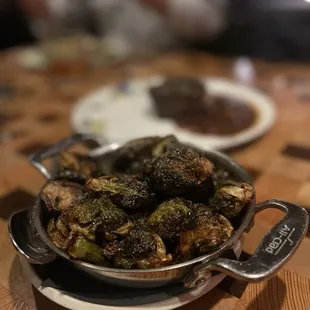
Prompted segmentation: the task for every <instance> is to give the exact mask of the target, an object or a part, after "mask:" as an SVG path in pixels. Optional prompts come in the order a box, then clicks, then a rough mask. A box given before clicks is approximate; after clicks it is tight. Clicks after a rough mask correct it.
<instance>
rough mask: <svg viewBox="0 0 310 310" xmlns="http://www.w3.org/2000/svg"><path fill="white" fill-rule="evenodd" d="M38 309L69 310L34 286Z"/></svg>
mask: <svg viewBox="0 0 310 310" xmlns="http://www.w3.org/2000/svg"><path fill="white" fill-rule="evenodd" d="M32 291H33V295H34V299H35V303H36V307H37V310H67V308H64V307H62V306H59V305H57V304H55V303H54V302H53V301H51V300H49V299H48V298H47V297H45V296H44V295H43V294H41V293H40V292H39V291H38V290H37V289H36V288H35V287H32Z"/></svg>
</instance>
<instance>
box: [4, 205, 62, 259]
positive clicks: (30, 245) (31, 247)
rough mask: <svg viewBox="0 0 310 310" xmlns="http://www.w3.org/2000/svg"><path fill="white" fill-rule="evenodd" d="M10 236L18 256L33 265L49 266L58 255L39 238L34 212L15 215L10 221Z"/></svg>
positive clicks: (30, 210)
mask: <svg viewBox="0 0 310 310" xmlns="http://www.w3.org/2000/svg"><path fill="white" fill-rule="evenodd" d="M8 229H9V236H10V238H11V241H12V244H13V246H14V248H15V249H16V251H17V252H18V254H19V255H20V256H22V257H24V258H26V259H27V261H28V262H29V263H32V264H47V263H50V262H52V261H54V260H55V259H56V253H55V252H54V251H53V250H52V249H50V248H49V247H48V246H47V245H46V243H45V242H44V241H43V240H42V239H41V237H40V236H39V234H38V232H37V229H36V227H35V225H34V221H33V210H32V209H28V210H23V211H19V212H17V213H14V214H13V215H12V216H11V217H10V219H9V225H8Z"/></svg>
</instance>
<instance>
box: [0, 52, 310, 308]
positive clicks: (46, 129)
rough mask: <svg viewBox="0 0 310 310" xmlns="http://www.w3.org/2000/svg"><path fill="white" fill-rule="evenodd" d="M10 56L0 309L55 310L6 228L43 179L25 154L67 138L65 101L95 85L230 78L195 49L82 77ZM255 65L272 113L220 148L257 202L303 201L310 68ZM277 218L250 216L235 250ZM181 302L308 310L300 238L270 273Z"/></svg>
mask: <svg viewBox="0 0 310 310" xmlns="http://www.w3.org/2000/svg"><path fill="white" fill-rule="evenodd" d="M16 55H17V54H16V52H15V51H9V52H7V53H2V54H1V55H0V85H1V86H0V87H1V91H0V130H1V140H0V167H1V168H0V249H1V255H0V309H2V310H5V309H21V310H25V309H36V308H37V309H55V310H56V309H62V308H61V307H59V306H57V305H56V304H54V303H52V302H51V301H49V300H47V299H46V298H45V297H44V296H43V295H41V294H40V293H38V292H36V290H35V289H32V287H31V285H30V284H29V282H28V280H27V279H26V278H25V276H24V275H23V273H22V269H21V266H20V262H19V259H18V257H17V255H16V252H15V251H14V249H13V247H12V245H11V242H10V240H9V237H8V233H7V221H8V218H9V216H10V214H11V213H12V212H14V211H17V210H19V209H22V208H24V207H26V206H30V205H31V204H32V202H33V198H34V195H36V194H37V193H38V191H39V189H40V187H41V186H42V184H43V182H44V179H43V177H42V176H41V175H40V174H39V173H38V172H37V171H35V170H34V169H33V168H31V167H30V165H29V164H28V162H27V156H28V155H29V154H30V153H32V152H33V151H34V150H36V149H38V148H40V147H42V146H46V145H48V144H51V143H54V142H55V141H57V140H58V139H60V138H64V137H66V136H68V135H70V134H71V133H72V132H71V129H70V124H69V121H68V120H69V115H70V110H71V108H72V107H73V106H74V102H76V100H77V99H78V98H80V97H81V96H83V95H85V94H87V93H88V92H90V91H92V90H94V89H96V88H97V87H101V86H102V85H104V84H106V83H113V82H116V81H118V80H120V79H123V78H130V77H143V76H148V75H152V74H167V75H169V74H177V75H187V74H190V75H197V76H199V75H216V76H222V77H226V78H232V65H233V61H232V60H227V59H217V58H214V57H211V56H208V55H203V54H197V53H179V54H170V55H168V54H167V55H161V56H158V57H155V58H152V59H149V60H145V61H140V62H130V63H128V64H122V65H114V66H111V67H108V68H93V69H91V70H87V71H86V72H84V73H83V76H81V75H74V76H66V77H64V76H63V77H59V76H58V77H57V76H55V74H52V73H51V72H39V73H38V72H31V71H28V70H26V69H23V68H22V67H20V66H19V65H18V64H17V61H16ZM255 68H256V72H257V78H256V80H255V83H256V86H257V87H258V88H260V89H261V90H262V91H263V92H266V93H267V94H269V95H270V96H272V97H273V98H274V100H275V102H276V106H277V108H278V119H277V122H276V124H275V126H274V127H273V128H272V130H271V131H270V132H269V133H268V134H266V135H265V136H264V137H263V138H261V139H259V140H258V141H255V142H253V143H252V144H250V145H248V146H245V147H243V148H240V149H238V150H233V151H230V154H231V155H232V157H233V158H234V159H235V160H237V161H238V162H239V163H240V164H242V165H243V166H244V167H245V168H247V169H249V171H250V173H251V174H252V175H253V177H254V178H255V184H256V189H257V197H258V201H262V200H265V199H269V198H278V199H282V200H289V201H292V202H295V203H299V204H301V205H303V206H305V207H307V206H308V207H309V208H310V136H309V134H310V91H309V87H310V70H309V69H310V68H309V67H308V66H306V65H290V64H278V65H275V64H274V65H270V64H266V63H259V62H257V63H255ZM307 91H308V92H307ZM281 216H282V213H281V212H279V211H276V210H268V211H264V212H262V213H260V214H259V215H258V216H257V217H256V224H255V226H254V228H253V229H252V231H251V232H250V233H249V234H248V236H247V237H246V242H245V252H247V253H249V254H251V253H253V251H254V250H255V247H256V246H257V245H258V242H259V240H260V239H261V237H262V236H263V235H264V233H265V232H266V231H267V230H268V229H269V228H270V227H271V225H273V224H274V223H275V222H277V221H278V220H279V219H280V218H281ZM34 296H35V298H34ZM183 309H216V310H220V309H223V310H226V309H235V310H241V309H248V310H269V309H294V310H302V309H305V310H306V309H310V240H309V238H308V237H306V238H305V240H304V241H303V243H302V245H301V246H300V248H299V249H298V251H297V253H296V255H295V256H294V257H293V259H292V260H291V261H290V262H289V263H288V264H287V266H286V267H285V268H284V269H283V270H281V271H280V272H279V273H278V275H277V276H276V277H275V278H273V279H272V280H270V281H265V282H263V283H260V284H247V285H244V284H242V285H241V283H240V282H238V281H234V280H232V279H229V278H228V280H226V282H225V285H221V286H220V287H218V288H216V289H214V290H213V291H212V292H211V293H209V294H206V295H205V296H204V297H202V298H200V299H199V300H197V301H195V302H193V303H191V304H189V305H187V306H185V307H184V308H183Z"/></svg>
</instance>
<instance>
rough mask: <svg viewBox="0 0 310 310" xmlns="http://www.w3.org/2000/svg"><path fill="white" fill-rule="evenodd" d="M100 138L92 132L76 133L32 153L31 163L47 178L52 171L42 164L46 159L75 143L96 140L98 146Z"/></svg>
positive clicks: (50, 175)
mask: <svg viewBox="0 0 310 310" xmlns="http://www.w3.org/2000/svg"><path fill="white" fill-rule="evenodd" d="M98 140H99V138H98V137H96V136H95V135H92V134H76V135H73V136H71V137H69V138H66V139H64V140H60V141H58V142H57V143H55V144H54V145H52V146H50V147H47V148H45V149H42V150H41V151H39V152H37V153H35V154H33V155H31V156H30V157H29V161H30V163H31V164H32V165H33V166H34V167H35V168H36V169H38V170H39V171H40V172H41V173H42V174H43V175H44V176H45V177H46V178H47V179H50V178H51V177H52V173H51V172H50V171H48V169H47V168H46V167H45V166H44V165H43V164H42V161H43V160H44V159H47V158H50V157H54V156H56V155H57V154H58V153H59V151H60V150H63V149H67V148H69V147H70V146H72V145H73V144H77V143H80V142H83V143H85V142H88V141H91V142H94V143H96V145H97V146H98V145H99V143H98ZM100 140H101V141H103V137H100Z"/></svg>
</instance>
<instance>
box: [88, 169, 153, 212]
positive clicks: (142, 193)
mask: <svg viewBox="0 0 310 310" xmlns="http://www.w3.org/2000/svg"><path fill="white" fill-rule="evenodd" d="M86 186H87V188H88V189H89V190H91V191H93V192H100V193H102V194H104V195H105V196H107V197H109V198H110V199H111V200H112V201H113V202H114V203H115V204H116V205H117V206H119V207H120V208H123V209H126V210H131V211H132V210H139V209H147V208H151V207H152V205H153V204H154V194H153V193H151V192H150V191H149V185H148V183H147V182H146V181H139V180H138V179H137V178H135V177H134V176H128V175H122V176H114V175H109V176H104V177H101V178H97V179H95V178H93V179H89V180H88V181H87V184H86Z"/></svg>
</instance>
